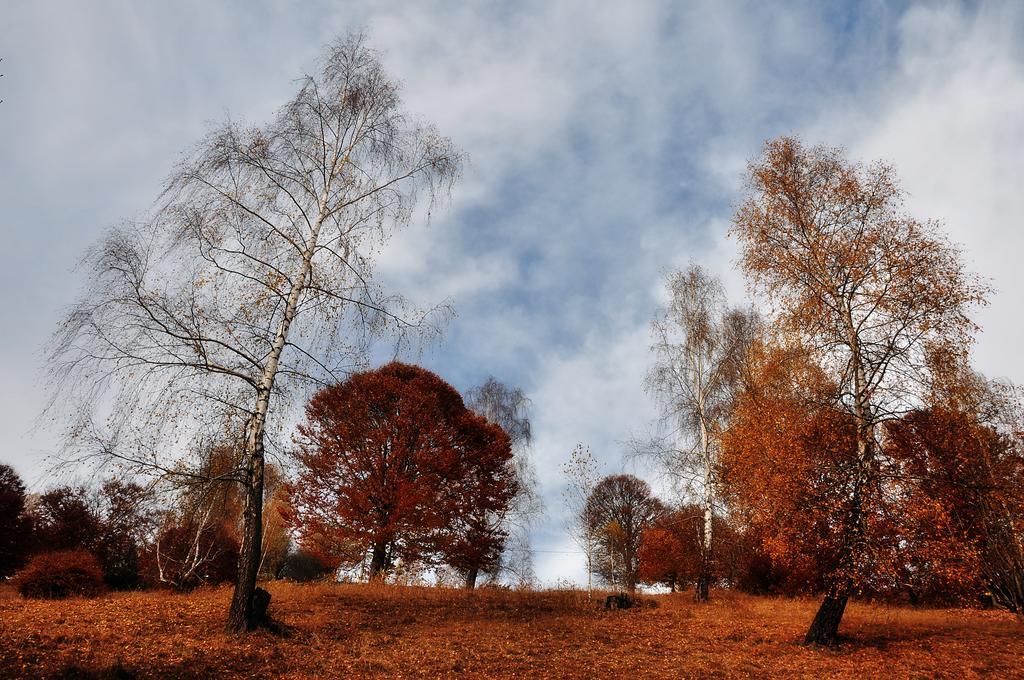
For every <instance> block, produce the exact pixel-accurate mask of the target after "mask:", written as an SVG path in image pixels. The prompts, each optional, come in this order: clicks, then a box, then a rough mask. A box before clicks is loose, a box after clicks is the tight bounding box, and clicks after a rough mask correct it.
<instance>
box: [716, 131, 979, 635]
mask: <svg viewBox="0 0 1024 680" xmlns="http://www.w3.org/2000/svg"><path fill="white" fill-rule="evenodd" d="M733 224H734V226H733V229H732V234H733V236H735V237H736V239H737V240H738V242H739V246H740V250H741V265H742V268H743V271H744V273H745V274H746V275H747V276H748V278H749V279H750V280H751V282H752V283H753V284H754V285H755V286H757V287H758V288H759V289H760V290H761V291H763V292H764V293H766V294H767V296H768V297H769V299H771V300H772V301H773V303H774V305H775V310H774V311H775V313H776V314H775V316H776V322H777V323H776V326H777V328H778V329H779V331H780V332H781V333H785V334H788V336H789V337H790V338H795V339H796V340H798V341H799V342H801V343H802V344H803V346H804V347H805V349H806V350H807V351H808V352H809V353H810V354H811V356H812V357H813V359H814V361H815V362H816V363H817V364H818V365H819V366H820V367H821V368H822V370H823V371H824V372H825V374H826V375H827V377H828V379H829V380H830V381H831V382H832V383H833V388H834V389H833V390H832V393H831V395H830V397H833V398H831V399H830V400H829V401H828V402H827V403H830V404H832V405H833V406H834V409H835V410H836V411H837V412H838V413H841V414H842V416H843V417H842V418H841V423H842V425H843V427H842V431H844V432H845V431H847V430H852V433H851V434H852V446H853V448H854V453H853V458H852V459H851V460H849V461H848V463H847V464H846V465H845V466H844V467H843V470H844V471H848V472H849V474H850V478H849V484H848V486H846V487H844V488H843V493H842V494H841V496H839V497H837V500H838V499H839V498H841V499H842V500H841V504H842V505H843V507H844V512H843V513H842V514H841V515H840V516H838V517H836V520H837V522H838V524H837V525H836V527H835V528H834V531H835V534H836V535H835V538H836V541H837V544H836V545H835V546H833V547H834V549H835V551H836V552H835V555H834V560H833V561H832V564H831V565H830V568H829V570H828V577H827V580H828V583H827V588H826V591H825V593H826V594H825V599H824V601H823V602H822V606H821V608H820V609H819V610H818V613H817V615H816V616H815V619H814V621H813V622H812V624H811V627H810V629H809V630H808V633H807V637H806V639H807V642H808V643H816V644H830V643H832V642H833V641H834V640H835V639H836V636H837V633H838V630H839V624H840V621H841V620H842V616H843V612H844V611H845V608H846V603H847V601H848V598H849V596H850V595H851V594H853V593H855V592H856V591H857V590H858V589H859V588H860V587H861V585H862V578H863V574H864V569H863V565H864V563H865V561H866V558H865V555H866V553H867V550H868V544H869V541H868V540H867V539H868V536H869V535H870V534H871V532H872V523H873V522H875V517H874V516H873V515H872V513H870V512H868V508H869V506H870V505H871V504H872V502H873V496H874V495H875V494H876V493H881V492H882V490H883V487H884V484H883V483H882V481H883V480H882V479H881V478H880V477H879V472H878V471H879V469H880V465H879V462H880V461H879V459H880V457H881V453H880V446H879V440H880V438H881V437H882V435H883V433H882V432H881V430H880V427H881V426H882V425H883V424H884V423H885V422H888V421H892V420H895V419H898V418H899V417H900V416H901V415H902V414H904V413H906V412H907V411H909V410H912V409H914V408H916V407H918V406H919V405H920V403H921V398H922V391H923V390H921V389H920V388H921V386H922V385H924V384H926V383H927V382H928V379H929V362H928V361H927V357H928V356H929V355H940V356H941V355H963V354H965V353H966V352H967V351H968V348H969V346H970V342H971V338H972V334H973V331H974V325H973V324H972V323H971V321H970V320H969V318H968V316H967V314H968V311H969V309H970V307H971V306H972V305H974V304H978V303H982V302H984V300H985V295H986V292H987V290H986V288H985V287H984V286H983V285H981V284H980V283H979V282H978V281H977V279H976V278H974V277H972V276H970V275H968V274H967V273H965V270H964V266H963V263H962V258H961V256H960V253H959V251H958V250H957V249H956V248H955V247H954V246H952V245H951V244H950V243H949V242H948V241H947V240H946V239H945V237H944V236H943V235H942V233H941V230H940V229H939V226H938V225H937V223H934V222H921V221H919V220H916V219H914V218H913V217H910V216H908V215H907V214H906V213H905V212H904V209H903V192H902V190H901V189H900V188H899V186H898V184H897V182H896V180H895V178H894V176H893V172H892V169H891V168H889V167H888V166H886V165H884V164H881V163H876V164H874V165H871V166H869V167H865V166H862V165H860V164H857V163H851V162H849V161H847V160H846V159H845V158H844V156H843V154H842V152H841V151H839V150H836V149H829V148H824V147H814V148H806V147H804V146H803V145H802V144H801V143H800V142H799V141H797V140H795V139H791V138H785V137H783V138H780V139H778V140H774V141H771V142H768V143H767V144H766V145H765V147H764V150H763V153H762V155H761V156H760V157H759V158H758V159H756V160H754V161H753V162H752V163H751V164H750V166H749V175H748V185H747V196H746V198H745V201H744V203H743V204H742V205H741V206H740V208H739V209H738V211H737V212H736V215H735V216H734V221H733ZM821 416H822V417H824V418H826V419H834V418H838V415H836V416H833V415H832V414H830V413H825V412H821Z"/></svg>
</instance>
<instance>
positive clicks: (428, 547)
mask: <svg viewBox="0 0 1024 680" xmlns="http://www.w3.org/2000/svg"><path fill="white" fill-rule="evenodd" d="M299 432H300V440H299V456H298V457H299V464H300V469H299V474H298V479H297V480H296V482H295V483H294V484H292V485H291V487H290V488H291V506H292V510H290V511H289V512H288V513H287V516H288V517H289V521H290V522H291V523H292V524H293V525H294V526H295V527H296V528H297V530H298V532H299V536H300V540H302V541H303V542H305V543H308V544H310V545H316V546H318V548H319V549H320V550H322V551H324V552H327V553H330V554H333V555H334V556H335V557H336V558H338V559H340V560H342V561H343V562H346V561H347V562H349V563H353V562H358V561H361V560H362V559H363V558H364V557H365V556H366V554H367V553H369V555H370V568H369V573H370V577H371V578H375V577H379V576H381V575H382V574H383V573H384V572H386V571H387V570H388V569H390V568H391V567H392V566H394V564H395V563H396V561H397V560H402V561H403V562H405V563H411V562H416V561H422V560H431V559H435V558H438V559H443V560H445V561H447V562H449V563H450V564H452V565H453V566H455V567H456V568H458V569H460V570H462V571H463V572H464V573H465V574H466V575H467V585H471V583H470V581H471V579H470V575H472V574H475V573H478V572H479V571H480V570H481V569H485V568H488V567H490V566H492V565H491V562H492V561H493V560H496V559H497V558H498V556H499V555H500V553H501V547H502V546H503V541H504V537H505V535H506V534H505V532H504V530H503V529H502V528H501V526H500V524H496V523H494V522H493V521H492V520H493V518H494V517H496V516H500V514H501V513H502V512H504V511H505V510H506V509H507V507H508V504H509V502H510V500H511V499H512V497H513V496H514V495H515V493H516V484H515V471H514V469H513V467H512V466H511V461H512V451H511V446H510V445H509V441H508V436H507V435H506V434H505V432H504V431H503V430H502V429H501V428H500V427H498V426H496V425H493V424H490V423H488V422H487V421H486V420H485V419H484V418H482V417H481V416H477V415H475V414H473V413H471V412H470V411H469V410H467V409H466V407H465V405H464V403H463V401H462V398H461V397H460V396H459V393H458V392H457V391H456V390H455V389H454V388H453V387H452V386H451V385H449V384H448V383H446V382H445V381H444V380H442V379H441V378H440V377H438V376H437V375H435V374H434V373H431V372H430V371H427V370H425V369H423V368H419V367H417V366H410V365H408V364H402V363H398V362H393V363H390V364H387V365H386V366H383V367H381V368H379V369H376V370H373V371H367V372H363V373H357V374H355V375H353V376H352V377H350V378H349V379H348V380H346V381H345V382H343V383H339V384H336V385H333V386H330V387H327V388H325V389H323V390H321V391H320V392H318V393H317V394H316V395H314V397H313V398H312V399H311V400H310V402H309V404H308V406H307V407H306V421H305V423H303V424H302V425H301V426H300V428H299ZM472 581H474V582H475V578H473V579H472Z"/></svg>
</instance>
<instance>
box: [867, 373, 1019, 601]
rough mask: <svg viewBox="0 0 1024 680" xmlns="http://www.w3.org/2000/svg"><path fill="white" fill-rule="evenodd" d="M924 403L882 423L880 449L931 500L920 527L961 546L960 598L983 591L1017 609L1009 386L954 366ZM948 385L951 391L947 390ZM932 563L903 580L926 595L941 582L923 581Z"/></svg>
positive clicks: (938, 592) (1014, 436) (940, 590)
mask: <svg viewBox="0 0 1024 680" xmlns="http://www.w3.org/2000/svg"><path fill="white" fill-rule="evenodd" d="M943 387H944V388H945V390H944V393H940V394H938V395H936V398H935V399H934V402H935V403H934V404H933V405H931V406H930V407H929V408H927V409H922V410H919V411H915V412H913V413H910V414H907V415H906V416H905V417H904V418H903V419H901V420H900V421H898V422H894V423H891V424H889V425H888V427H887V439H886V444H887V446H886V451H887V453H888V454H889V456H890V457H891V458H892V459H893V460H894V461H898V462H899V464H901V465H902V466H903V468H904V470H905V473H906V475H905V476H906V477H907V478H909V479H910V480H913V483H914V486H915V487H916V488H917V489H918V490H919V493H920V494H924V495H927V497H929V498H931V499H933V503H932V504H931V505H930V506H928V507H926V508H925V517H924V518H923V519H924V521H925V524H926V526H932V527H934V526H947V527H949V528H950V532H949V533H950V534H952V535H954V536H955V537H956V538H957V540H958V541H959V542H960V543H961V544H963V545H964V546H965V550H962V551H961V554H963V556H964V558H965V559H964V561H963V563H962V564H960V565H957V566H958V568H959V569H960V570H967V571H968V572H969V576H970V577H971V578H970V579H964V581H966V585H968V586H969V587H970V588H969V589H968V590H966V591H965V592H963V593H960V595H961V597H970V596H975V595H979V594H981V593H983V592H985V591H987V592H988V593H989V594H990V598H991V601H992V603H993V604H996V605H997V606H1002V607H1005V608H1007V609H1009V610H1010V611H1013V612H1016V613H1018V614H1020V613H1022V612H1024V494H1021V491H1020V490H1021V489H1022V488H1024V417H1022V410H1021V405H1020V402H1019V400H1018V399H1017V397H1016V394H1015V391H1014V390H1013V388H1012V387H1011V386H1009V385H1003V384H998V383H995V382H989V381H986V380H984V379H982V378H981V377H980V376H976V375H971V374H966V375H964V372H961V375H960V376H959V380H957V381H955V382H953V383H952V384H947V385H944V386H943ZM951 388H952V389H951ZM930 566H931V563H929V562H924V563H922V561H921V560H918V561H916V562H915V563H913V564H911V565H909V566H908V572H909V573H908V578H907V582H908V584H909V585H910V586H911V587H916V588H917V589H918V590H919V591H920V594H921V595H923V596H924V597H927V598H929V599H936V598H937V597H944V596H945V595H946V593H947V588H946V587H945V586H946V583H944V582H943V581H942V580H939V579H934V578H933V579H929V580H924V582H922V579H921V574H922V573H927V571H928V567H930Z"/></svg>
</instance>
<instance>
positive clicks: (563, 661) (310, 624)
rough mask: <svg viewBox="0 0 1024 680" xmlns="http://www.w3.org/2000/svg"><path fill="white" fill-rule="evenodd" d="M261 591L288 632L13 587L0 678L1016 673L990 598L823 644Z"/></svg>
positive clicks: (551, 606) (859, 620) (695, 615)
mask: <svg viewBox="0 0 1024 680" xmlns="http://www.w3.org/2000/svg"><path fill="white" fill-rule="evenodd" d="M268 589H269V590H270V591H271V593H273V596H274V602H273V604H272V606H271V612H272V613H273V614H274V615H275V616H276V617H277V618H278V619H280V620H281V621H283V622H284V623H285V624H287V626H289V631H288V632H287V633H286V634H284V635H274V634H271V633H268V632H258V633H254V634H251V635H248V636H245V637H242V638H234V637H231V636H229V635H226V634H225V633H223V632H222V629H221V626H222V622H223V618H224V612H225V609H226V607H227V603H228V599H229V596H230V591H229V590H228V589H226V588H221V589H216V590H200V591H197V592H194V593H191V594H184V595H177V594H169V593H163V592H150V593H120V594H112V595H107V596H103V597H100V598H98V599H93V600H86V599H73V600H66V601H61V602H56V601H26V600H21V599H20V598H18V597H17V596H16V595H15V594H14V593H13V592H11V591H10V589H6V590H5V592H3V593H2V594H0V677H19V676H29V677H39V676H43V677H46V676H48V675H49V676H54V675H59V674H60V673H64V674H65V677H69V673H70V674H71V675H70V676H71V677H135V676H138V677H183V678H193V677H194V678H206V677H261V678H262V677H283V678H300V677H325V678H329V677H360V678H362V677H394V678H405V677H456V676H457V677H495V676H512V675H515V676H526V677H544V678H576V677H579V678H583V677H587V678H590V677H638V678H639V677H643V678H660V677H666V678H667V677H676V678H678V677H765V676H772V677H841V678H858V679H864V678H875V677H948V678H963V677H975V676H981V675H989V674H990V675H992V676H993V677H1000V678H1004V677H1024V626H1022V625H1021V624H1020V623H1019V622H1017V621H1016V620H1015V619H1014V618H1013V617H1012V616H1010V615H1006V614H1002V613H998V612H979V611H959V610H914V609H901V608H893V607H885V606H873V605H866V604H853V605H851V607H850V610H849V611H848V613H847V616H846V619H845V620H844V622H843V632H844V633H845V634H846V636H847V637H848V641H847V642H846V643H845V644H844V645H842V646H841V647H840V648H839V649H838V650H817V649H808V648H805V647H803V646H801V645H800V644H799V641H800V638H801V636H802V634H803V632H804V630H805V628H806V625H807V623H808V621H809V620H810V618H811V616H812V615H813V613H814V608H815V605H816V603H815V602H813V601H809V600H808V601H804V600H785V599H769V598H756V597H749V596H744V595H738V594H734V593H721V592H716V593H714V594H713V596H714V599H713V601H712V602H711V603H710V604H707V605H697V604H695V603H693V602H692V600H691V599H690V598H689V596H688V595H673V596H659V597H657V598H655V599H657V601H658V603H659V605H660V606H659V607H658V608H644V609H633V610H628V611H617V612H604V611H601V610H600V609H599V608H598V607H597V606H596V605H593V606H592V605H590V604H588V603H587V601H586V597H585V595H580V594H578V593H571V592H544V593H512V592H503V591H478V592H475V593H464V592H461V591H453V590H438V589H428V588H404V587H373V586H354V585H327V584H322V585H295V584H288V583H273V584H270V585H269V586H268ZM69 669H70V670H69ZM111 669H114V671H112V670H111ZM115 671H116V672H121V675H117V673H116V672H115ZM74 673H78V675H73V674H74Z"/></svg>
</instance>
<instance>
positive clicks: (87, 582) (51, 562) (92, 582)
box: [15, 550, 105, 599]
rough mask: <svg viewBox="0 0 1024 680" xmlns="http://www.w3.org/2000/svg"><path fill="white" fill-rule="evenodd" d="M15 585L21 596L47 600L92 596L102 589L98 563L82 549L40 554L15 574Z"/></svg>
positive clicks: (101, 576) (103, 587)
mask: <svg viewBox="0 0 1024 680" xmlns="http://www.w3.org/2000/svg"><path fill="white" fill-rule="evenodd" d="M15 583H16V584H17V587H18V592H20V593H21V596H22V597H37V598H46V599H60V598H64V597H71V596H73V595H82V596H85V597H92V596H95V595H98V594H100V593H102V592H103V591H104V590H105V586H104V583H103V569H102V568H101V567H100V563H99V560H97V559H96V557H95V556H93V555H91V554H90V553H88V552H86V551H84V550H59V551H56V552H47V553H40V554H38V555H36V556H35V557H33V558H32V559H31V560H29V563H28V565H27V566H26V567H25V568H24V569H23V570H22V571H21V572H20V573H18V575H17V577H16V578H15Z"/></svg>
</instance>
